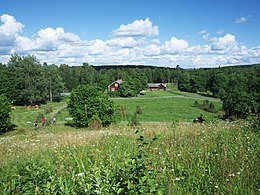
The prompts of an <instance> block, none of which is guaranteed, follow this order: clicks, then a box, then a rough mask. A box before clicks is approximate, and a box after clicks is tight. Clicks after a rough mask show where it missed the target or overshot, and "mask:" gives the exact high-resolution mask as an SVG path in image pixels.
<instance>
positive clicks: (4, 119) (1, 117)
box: [0, 95, 13, 134]
mask: <svg viewBox="0 0 260 195" xmlns="http://www.w3.org/2000/svg"><path fill="white" fill-rule="evenodd" d="M10 112H11V105H10V103H9V101H8V100H7V98H6V97H5V96H3V95H0V134H2V133H5V132H7V131H9V130H11V129H12V127H13V125H12V123H11V117H10Z"/></svg>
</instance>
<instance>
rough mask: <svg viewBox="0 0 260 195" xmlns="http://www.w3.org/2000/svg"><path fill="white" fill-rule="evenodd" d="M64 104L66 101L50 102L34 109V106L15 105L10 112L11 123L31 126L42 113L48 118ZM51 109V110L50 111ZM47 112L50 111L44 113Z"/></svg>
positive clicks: (18, 125)
mask: <svg viewBox="0 0 260 195" xmlns="http://www.w3.org/2000/svg"><path fill="white" fill-rule="evenodd" d="M65 106H66V102H65V101H62V102H58V103H57V102H52V103H48V104H46V105H42V106H41V108H39V109H36V108H34V107H31V108H30V107H22V106H17V107H16V110H13V111H12V112H11V119H12V123H14V124H15V125H17V127H18V128H33V127H34V122H35V121H36V119H37V118H39V117H41V116H42V115H44V116H45V117H48V118H50V117H51V116H52V115H54V114H56V112H57V111H58V110H59V109H62V108H63V107H65ZM50 111H51V112H50ZM47 112H50V113H48V114H46V113H47Z"/></svg>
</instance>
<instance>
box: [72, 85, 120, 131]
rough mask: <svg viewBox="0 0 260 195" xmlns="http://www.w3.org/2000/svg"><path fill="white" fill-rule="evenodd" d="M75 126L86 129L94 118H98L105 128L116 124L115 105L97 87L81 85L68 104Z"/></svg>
mask: <svg viewBox="0 0 260 195" xmlns="http://www.w3.org/2000/svg"><path fill="white" fill-rule="evenodd" d="M68 108H69V113H70V115H71V116H72V117H73V121H74V124H75V125H76V126H78V127H86V126H88V125H89V122H90V120H91V118H92V117H93V116H95V115H96V116H98V117H99V118H100V120H101V121H102V125H103V126H108V125H110V124H111V123H112V122H114V120H115V117H114V111H115V110H114V103H113V101H111V100H110V99H109V97H108V96H107V95H106V94H104V93H102V92H101V90H100V89H99V88H98V87H97V86H94V85H92V86H88V85H81V86H79V87H77V88H76V89H74V90H73V91H72V93H71V95H70V100H69V103H68Z"/></svg>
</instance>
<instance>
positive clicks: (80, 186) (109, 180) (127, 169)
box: [0, 121, 260, 194]
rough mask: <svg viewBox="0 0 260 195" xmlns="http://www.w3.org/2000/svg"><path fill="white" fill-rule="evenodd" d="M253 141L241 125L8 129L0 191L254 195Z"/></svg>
mask: <svg viewBox="0 0 260 195" xmlns="http://www.w3.org/2000/svg"><path fill="white" fill-rule="evenodd" d="M259 138H260V137H259V131H253V129H252V128H251V126H250V124H249V123H247V122H241V121H240V122H236V123H217V124H211V123H209V124H193V125H187V124H183V123H174V124H156V125H155V124H153V125H151V124H150V125H148V124H147V125H145V127H139V128H138V129H133V128H130V127H128V126H124V125H119V126H113V127H110V128H109V129H107V128H106V129H102V130H100V131H92V130H90V129H73V128H71V127H66V126H63V125H61V126H59V125H52V126H48V127H46V128H44V129H42V130H41V131H28V130H25V129H23V133H22V134H21V130H20V131H13V132H9V133H7V134H5V135H4V136H1V138H0V155H1V157H2V160H1V163H0V189H1V192H0V193H1V194H23V193H26V194H97V193H100V194H134V193H136V194H142V193H145V194H146V193H152V194H257V193H259V190H260V187H259V181H260V174H259V157H260V156H259V154H260V143H259V140H260V139H259Z"/></svg>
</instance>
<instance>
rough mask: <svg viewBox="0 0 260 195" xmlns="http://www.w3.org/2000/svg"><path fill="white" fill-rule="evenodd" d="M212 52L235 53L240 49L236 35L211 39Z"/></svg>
mask: <svg viewBox="0 0 260 195" xmlns="http://www.w3.org/2000/svg"><path fill="white" fill-rule="evenodd" d="M211 49H212V50H214V51H215V50H222V51H234V50H237V49H238V43H237V41H236V38H235V36H234V35H231V34H226V35H225V36H223V37H219V38H212V39H211Z"/></svg>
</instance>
